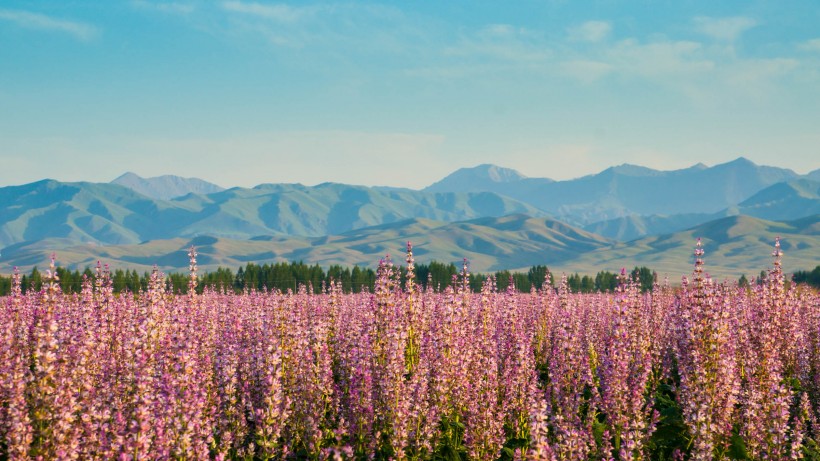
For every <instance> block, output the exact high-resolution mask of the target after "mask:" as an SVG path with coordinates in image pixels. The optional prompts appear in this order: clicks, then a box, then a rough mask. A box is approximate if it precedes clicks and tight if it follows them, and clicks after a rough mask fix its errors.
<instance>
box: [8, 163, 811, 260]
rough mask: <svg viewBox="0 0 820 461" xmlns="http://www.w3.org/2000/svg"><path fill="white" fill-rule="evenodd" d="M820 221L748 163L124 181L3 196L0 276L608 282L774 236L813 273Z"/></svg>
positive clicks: (772, 175)
mask: <svg viewBox="0 0 820 461" xmlns="http://www.w3.org/2000/svg"><path fill="white" fill-rule="evenodd" d="M727 219H728V220H729V221H726V220H727ZM818 221H820V170H816V171H813V172H811V173H809V174H808V175H804V176H801V175H798V174H796V173H795V172H793V171H791V170H788V169H781V168H775V167H767V166H758V165H755V164H754V163H752V162H750V161H749V160H746V159H743V158H739V159H737V160H734V161H732V162H728V163H725V164H721V165H716V166H713V167H707V166H705V165H702V164H698V165H694V166H692V167H690V168H686V169H682V170H675V171H658V170H652V169H649V168H645V167H640V166H635V165H621V166H616V167H611V168H607V169H605V170H604V171H602V172H600V173H598V174H594V175H589V176H585V177H582V178H577V179H573V180H568V181H553V180H551V179H548V178H528V177H526V176H524V175H523V174H521V173H518V172H516V171H515V170H511V169H507V168H502V167H498V166H495V165H479V166H477V167H473V168H463V169H460V170H458V171H455V172H454V173H452V174H450V175H448V176H447V177H445V178H443V179H442V180H440V181H438V182H436V183H434V184H432V185H430V186H428V187H426V188H424V189H423V190H419V191H417V190H410V189H394V188H389V187H364V186H352V185H345V184H335V183H324V184H319V185H316V186H303V185H300V184H263V185H259V186H256V187H254V188H231V189H227V190H226V189H223V188H222V187H220V186H217V185H215V184H211V183H208V182H206V181H203V180H200V179H197V178H180V177H177V176H170V175H167V176H161V177H157V178H140V177H139V176H137V175H135V174H133V173H126V174H124V175H123V176H120V177H119V178H117V179H115V180H114V181H112V182H111V183H103V184H101V183H87V182H78V183H63V182H58V181H53V180H43V181H38V182H35V183H30V184H25V185H21V186H9V187H2V188H0V272H8V271H9V270H10V269H11V267H12V266H14V265H17V266H20V267H21V268H24V269H25V268H28V267H31V266H33V265H39V266H41V267H42V266H43V265H44V263H45V264H47V260H48V259H47V258H48V254H50V252H51V251H57V253H58V260H60V261H61V262H62V264H63V265H71V264H74V265H84V264H85V265H93V264H95V263H96V260H98V259H104V260H106V261H109V262H111V263H112V264H114V265H120V264H122V265H125V266H127V267H134V268H141V269H145V268H147V267H150V266H151V265H153V264H158V265H159V266H160V267H161V268H162V269H163V270H174V269H184V268H186V267H187V261H186V260H185V255H184V252H182V251H181V250H182V249H183V248H186V247H187V246H188V245H190V244H191V242H194V243H196V242H197V241H199V242H200V244H197V246H198V247H200V250H199V252H200V254H201V255H202V256H201V257H200V265H201V266H202V267H204V268H206V269H207V268H215V267H216V266H218V265H222V266H228V267H232V266H236V265H240V264H244V263H246V262H249V261H253V262H259V263H262V262H274V261H290V260H303V261H305V262H307V263H318V264H322V265H328V264H343V265H352V264H360V265H361V264H366V265H373V264H374V263H375V262H377V261H378V258H379V257H380V256H382V255H383V254H384V253H388V252H389V253H391V254H396V253H399V252H400V251H401V247H402V245H403V243H404V242H405V241H407V240H411V241H413V242H414V243H415V244H416V246H417V251H416V253H417V255H418V256H419V258H420V259H422V260H432V259H435V260H439V261H444V262H452V261H458V260H460V259H461V258H463V257H467V258H469V259H470V260H471V264H472V267H473V270H477V271H482V270H498V269H517V268H523V267H527V266H529V265H532V264H547V265H550V266H551V267H552V266H554V265H556V264H558V265H560V266H561V267H564V268H575V269H574V270H593V269H595V268H596V267H597V268H598V269H595V270H594V271H597V270H604V269H610V270H611V269H612V268H610V267H608V266H607V267H602V266H600V264H607V265H611V264H616V261H617V260H618V258H621V259H623V264H620V265H617V264H616V265H617V268H619V267H621V266H629V265H632V264H633V263H631V262H630V263H628V264H627V263H626V261H627V260H629V261H635V264H640V265H648V266H650V267H658V268H670V269H673V268H675V269H681V268H682V269H685V268H687V267H689V265H690V264H691V257H688V256H687V255H688V254H689V253H691V247H692V244H693V241H694V240H693V239H694V238H695V237H697V236H701V237H704V238H706V239H708V243H709V244H711V245H713V248H709V247H708V246H707V251H711V252H712V253H713V254H714V255H716V256H717V255H720V261H715V263H718V264H719V266H720V267H721V268H723V269H722V270H726V271H731V270H735V269H740V268H742V264H743V263H753V262H755V261H757V262H759V261H762V260H766V258H767V257H768V255H769V253H770V251H762V248H763V247H766V246H767V245H768V246H771V243H772V241H773V239H774V236H775V235H773V233H780V235H781V237H783V238H784V246H785V245H792V246H790V247H789V248H788V249H787V256H788V257H790V258H792V260H791V261H792V262H794V263H797V262H800V263H801V264H811V262H812V261H817V263H820V245H819V244H818V241H819V240H820V229H818V227H820V225H818ZM779 222H780V223H779ZM724 228H725V229H730V230H727V231H726V232H723V231H721V232H717V233H715V231H714V229H724ZM740 237H743V238H740ZM632 240H634V241H632ZM203 242H204V243H203ZM619 242H628V243H619ZM112 245H114V246H112ZM678 247H680V248H678ZM789 250H792V251H793V252H794V253H795V254H790V253H791V251H789ZM760 251H762V254H761V255H755V254H751V253H752V252H760ZM707 254H708V253H707ZM756 258H762V260H760V259H756ZM716 259H717V258H716ZM676 260H680V261H681V262H676ZM641 261H643V262H641ZM596 264H598V265H596ZM786 264H787V267H788V259H787V263H786ZM812 267H813V266H812ZM617 268H616V269H617ZM800 268H805V267H803V266H795V269H800ZM752 269H755V268H754V267H752V268H750V269H749V270H752ZM757 269H758V270H759V269H762V267H761V268H757ZM749 270H746V272H749ZM684 272H685V271H684Z"/></svg>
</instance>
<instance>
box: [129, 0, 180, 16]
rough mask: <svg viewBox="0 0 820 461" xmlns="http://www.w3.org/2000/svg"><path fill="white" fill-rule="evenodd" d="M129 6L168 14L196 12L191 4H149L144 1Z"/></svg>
mask: <svg viewBox="0 0 820 461" xmlns="http://www.w3.org/2000/svg"><path fill="white" fill-rule="evenodd" d="M131 4H132V5H133V6H134V7H136V8H141V9H146V10H153V11H159V12H161V13H168V14H183V15H184V14H190V13H193V12H194V11H196V7H195V6H194V5H193V4H192V3H181V2H149V1H146V0H133V1H132V2H131Z"/></svg>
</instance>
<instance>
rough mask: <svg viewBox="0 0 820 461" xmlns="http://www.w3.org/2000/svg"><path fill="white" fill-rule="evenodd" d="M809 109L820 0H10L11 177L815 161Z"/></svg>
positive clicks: (380, 174) (0, 99)
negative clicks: (819, 2) (819, 1)
mask: <svg viewBox="0 0 820 461" xmlns="http://www.w3.org/2000/svg"><path fill="white" fill-rule="evenodd" d="M818 127H820V7H818V5H817V3H816V0H796V1H791V0H782V1H754V0H752V1H721V2H712V1H691V0H674V1H649V0H643V1H632V2H627V1H615V0H599V1H575V0H572V1H570V0H540V1H527V0H521V1H514V0H510V1H503V2H502V1H496V0H493V1H482V0H476V1H460V0H453V1H442V2H440V1H429V0H427V1H413V0H405V1H395V2H359V1H349V2H314V1H305V2H291V3H279V2H261V1H259V2H254V1H246V0H227V1H194V0H191V1H185V0H180V1H174V2H171V1H163V2H161V1H152V0H134V1H125V0H123V1H113V0H112V1H106V2H99V1H68V2H67V1H62V0H60V1H56V0H38V1H16V0H6V1H3V2H2V3H0V186H6V185H15V184H23V183H27V182H31V181H35V180H39V179H43V178H53V179H58V180H62V181H80V180H85V181H95V182H106V181H110V180H113V179H114V178H116V177H117V176H119V175H121V174H122V173H124V172H126V171H132V172H134V173H137V174H139V175H141V176H144V177H150V176H158V175H163V174H174V175H179V176H184V177H199V178H202V179H205V180H208V181H211V182H214V183H216V184H219V185H222V186H224V187H231V186H244V187H250V186H254V185H257V184H260V183H278V182H288V183H295V182H298V183H303V184H308V185H312V184H318V183H321V182H326V181H332V182H341V183H350V184H364V185H390V186H400V187H411V188H421V187H424V186H426V185H429V184H431V183H433V182H435V181H437V180H439V179H441V178H442V177H444V176H446V175H447V174H449V173H451V172H452V171H454V170H456V169H458V168H461V167H470V166H475V165H479V164H483V163H492V164H496V165H500V166H504V167H508V168H514V169H516V170H518V171H520V172H521V173H523V174H525V175H527V176H530V177H548V178H552V179H570V178H574V177H579V176H583V175H586V174H591V173H596V172H598V171H601V170H603V169H604V168H606V167H609V166H613V165H619V164H622V163H632V164H639V165H643V166H648V167H651V168H656V169H662V170H670V169H678V168H685V167H688V166H691V165H693V164H696V163H699V162H702V163H705V164H707V165H715V164H718V163H724V162H727V161H730V160H733V159H735V158H737V157H740V156H743V157H746V158H748V159H750V160H752V161H754V162H755V163H758V164H763V165H772V166H779V167H785V168H791V169H793V170H794V171H796V172H797V173H801V174H804V173H808V172H809V171H811V170H815V169H818V168H820V128H818Z"/></svg>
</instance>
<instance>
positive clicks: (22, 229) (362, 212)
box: [0, 180, 544, 246]
mask: <svg viewBox="0 0 820 461" xmlns="http://www.w3.org/2000/svg"><path fill="white" fill-rule="evenodd" d="M512 213H525V214H528V215H530V216H543V215H544V213H543V212H540V211H539V210H537V209H535V208H533V207H532V206H529V205H526V204H524V203H521V202H518V201H516V200H513V199H510V198H507V197H501V196H499V195H497V194H494V193H491V192H476V193H430V192H419V191H412V190H378V189H370V188H367V187H362V186H347V185H343V184H332V183H326V184H320V185H318V186H314V187H308V186H302V185H299V184H278V185H271V184H269V185H260V186H257V187H255V188H253V189H243V188H234V189H229V190H225V191H222V192H216V193H212V194H209V195H197V194H188V195H186V196H184V197H179V198H176V199H173V200H157V199H152V198H149V197H147V196H145V195H142V194H139V193H137V192H135V191H133V190H131V189H129V188H127V187H124V186H121V185H117V184H94V183H62V182H58V181H52V180H45V181H39V182H36V183H31V184H26V185H23V186H11V187H4V188H0V245H4V246H5V245H12V244H15V243H21V242H25V241H36V240H42V239H48V238H66V239H72V240H76V241H83V242H92V243H103V244H124V243H139V242H143V241H149V240H156V239H171V238H176V237H182V238H190V237H192V236H196V235H203V234H207V235H214V236H219V237H228V238H234V239H245V238H250V237H253V236H256V235H299V236H307V237H311V236H323V235H328V234H339V233H343V232H346V231H349V230H352V229H359V228H363V227H368V226H373V225H377V224H384V223H392V222H396V221H401V220H404V219H408V218H428V219H435V220H441V221H457V220H465V219H473V218H479V217H486V216H504V215H508V214H512Z"/></svg>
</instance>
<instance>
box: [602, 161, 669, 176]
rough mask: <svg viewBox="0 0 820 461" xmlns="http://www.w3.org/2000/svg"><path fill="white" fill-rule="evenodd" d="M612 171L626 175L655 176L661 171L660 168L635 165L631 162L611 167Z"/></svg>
mask: <svg viewBox="0 0 820 461" xmlns="http://www.w3.org/2000/svg"><path fill="white" fill-rule="evenodd" d="M609 170H610V171H612V172H614V173H618V174H622V175H625V176H655V175H657V174H659V173H660V171H658V170H653V169H652V168H647V167H645V166H640V165H633V164H631V163H623V164H621V165H618V166H613V167H611V168H609Z"/></svg>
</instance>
